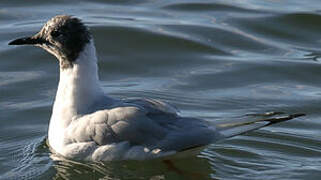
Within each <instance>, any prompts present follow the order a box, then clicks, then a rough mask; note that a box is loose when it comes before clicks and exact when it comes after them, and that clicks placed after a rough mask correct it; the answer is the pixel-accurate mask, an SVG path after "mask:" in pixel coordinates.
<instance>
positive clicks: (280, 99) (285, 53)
mask: <svg viewBox="0 0 321 180" xmlns="http://www.w3.org/2000/svg"><path fill="white" fill-rule="evenodd" d="M57 14H72V15H75V16H77V17H80V18H82V19H83V20H84V22H85V23H86V24H88V25H89V26H90V28H91V31H92V33H93V36H94V38H95V41H96V46H97V52H98V55H99V59H100V62H99V67H100V78H101V80H102V84H103V87H104V90H105V91H106V92H107V93H109V94H110V95H112V96H114V97H120V98H122V97H133V96H139V97H150V98H157V99H160V100H164V101H168V102H169V103H172V104H174V105H176V106H177V107H178V108H179V109H181V112H182V114H183V115H185V116H195V117H199V118H205V119H207V120H209V121H213V122H214V121H224V120H237V119H238V118H239V117H241V116H243V115H245V114H248V113H261V112H266V111H282V112H287V113H297V112H300V113H306V114H307V116H305V117H303V118H298V119H296V120H293V121H289V122H286V123H282V124H278V125H274V126H272V127H268V128H264V129H261V130H258V131H255V132H252V133H248V134H245V135H242V136H238V137H235V138H232V139H229V140H226V141H224V142H220V143H218V144H213V145H210V146H208V147H207V148H206V149H204V150H203V151H202V152H201V154H200V155H198V156H197V157H196V156H193V157H189V158H185V159H180V160H175V161H174V164H175V167H176V168H178V169H179V171H176V170H173V169H172V168H169V167H168V166H166V165H165V164H164V163H162V162H160V161H157V160H153V161H145V162H137V161H125V162H108V163H76V162H69V161H54V160H52V158H51V157H50V151H49V149H48V147H47V145H46V142H45V141H46V135H47V126H48V121H49V117H50V113H51V105H52V102H53V100H54V95H55V92H56V86H57V83H58V64H57V62H56V60H55V58H54V57H53V56H51V55H49V54H48V53H45V52H44V51H43V50H41V49H39V48H33V47H12V46H10V47H9V46H8V45H7V43H8V41H10V40H12V39H14V38H17V37H20V36H25V35H30V34H33V33H35V32H37V31H38V30H39V29H40V27H41V26H42V25H43V23H44V22H46V21H47V20H48V19H49V18H51V17H52V16H54V15H57ZM320 61H321V2H320V1H318V0H308V1H302V0H224V1H223V0H213V1H195V0H176V1H171V0H161V1H155V0H133V1H129V0H128V1H126V0H120V1H118V0H112V1H103V0H95V1H69V0H68V1H67V0H65V1H64V0H60V1H55V2H54V1H40V0H28V1H18V0H1V2H0V179H4V180H5V179H99V178H101V179H153V180H156V179H320V177H321V168H320V167H321V141H320V139H321V131H320V129H321V121H320V120H321V111H320V108H321V106H320V102H321V93H320V92H321V85H320V84H321V83H320V82H321V76H320V73H321V65H320Z"/></svg>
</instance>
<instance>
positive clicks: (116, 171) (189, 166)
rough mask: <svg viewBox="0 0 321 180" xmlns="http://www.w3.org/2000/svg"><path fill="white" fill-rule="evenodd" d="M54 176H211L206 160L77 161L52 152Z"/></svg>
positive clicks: (163, 177)
mask: <svg viewBox="0 0 321 180" xmlns="http://www.w3.org/2000/svg"><path fill="white" fill-rule="evenodd" d="M51 158H52V159H53V160H54V168H55V170H56V175H55V176H54V178H53V179H80V180H81V179H84V180H85V179H86V180H87V179H150V180H161V179H211V178H210V174H211V173H213V170H212V169H211V165H210V163H209V162H208V160H206V159H203V158H200V157H197V156H187V157H178V158H177V157H171V158H166V159H153V160H146V161H133V160H126V161H116V162H115V161H113V162H94V163H93V162H77V161H72V160H67V159H64V158H63V157H59V156H57V155H54V154H52V155H51Z"/></svg>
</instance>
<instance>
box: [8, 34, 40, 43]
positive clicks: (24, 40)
mask: <svg viewBox="0 0 321 180" xmlns="http://www.w3.org/2000/svg"><path fill="white" fill-rule="evenodd" d="M45 42H46V40H44V39H42V38H37V37H34V36H33V37H25V38H19V39H16V40H13V41H11V42H9V44H8V45H35V44H43V43H45Z"/></svg>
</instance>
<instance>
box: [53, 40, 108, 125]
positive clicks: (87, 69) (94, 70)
mask: <svg viewBox="0 0 321 180" xmlns="http://www.w3.org/2000/svg"><path fill="white" fill-rule="evenodd" d="M103 96H104V95H103V91H102V90H101V88H100V85H99V78H98V66H97V57H96V49H95V46H94V43H93V41H90V43H88V44H87V45H86V46H85V48H84V50H83V52H81V53H80V54H79V57H78V58H77V59H76V61H75V62H74V63H73V66H72V67H69V68H60V80H59V85H58V90H57V94H56V99H55V103H54V106H53V112H52V116H51V121H61V122H60V123H59V124H61V125H62V126H63V127H67V126H68V125H69V124H70V122H71V121H72V118H73V117H75V116H78V115H81V114H85V113H88V109H89V107H91V106H93V104H94V103H95V102H96V101H98V99H99V98H102V97H103ZM50 123H51V124H52V123H58V122H50Z"/></svg>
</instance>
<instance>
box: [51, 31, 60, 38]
mask: <svg viewBox="0 0 321 180" xmlns="http://www.w3.org/2000/svg"><path fill="white" fill-rule="evenodd" d="M50 35H51V36H52V37H54V38H55V37H58V36H60V35H61V32H60V31H52V32H51V33H50Z"/></svg>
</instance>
